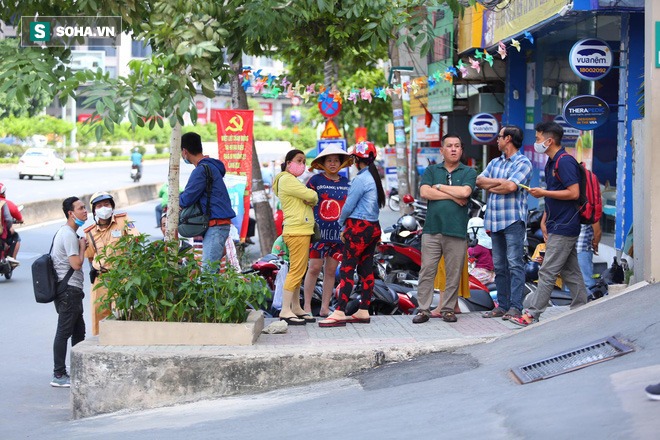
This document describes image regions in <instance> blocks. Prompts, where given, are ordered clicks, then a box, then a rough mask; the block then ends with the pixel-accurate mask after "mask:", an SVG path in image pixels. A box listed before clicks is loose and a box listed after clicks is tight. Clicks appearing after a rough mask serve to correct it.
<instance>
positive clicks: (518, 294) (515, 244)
mask: <svg viewBox="0 0 660 440" xmlns="http://www.w3.org/2000/svg"><path fill="white" fill-rule="evenodd" d="M490 238H491V240H492V242H493V266H495V285H496V286H497V303H498V306H499V308H501V309H502V310H504V311H508V310H509V309H511V308H515V309H518V310H522V308H523V305H522V297H523V289H524V287H525V223H523V222H522V221H520V220H519V221H517V222H515V223H512V224H510V225H509V226H507V227H506V228H504V229H503V230H501V231H497V232H491V233H490Z"/></svg>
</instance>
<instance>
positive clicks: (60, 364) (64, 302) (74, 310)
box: [53, 286, 85, 376]
mask: <svg viewBox="0 0 660 440" xmlns="http://www.w3.org/2000/svg"><path fill="white" fill-rule="evenodd" d="M84 297H85V293H84V292H83V291H82V289H79V288H77V287H73V286H67V288H66V290H64V291H63V292H62V293H60V294H59V295H58V296H57V298H56V299H55V310H56V311H57V313H58V315H59V318H58V319H57V331H56V332H55V340H54V341H53V359H54V368H53V373H54V374H55V375H57V376H59V375H62V374H65V373H66V348H67V343H68V341H69V338H71V346H72V347H73V346H74V345H76V344H77V343H78V342H80V341H83V340H85V321H84V319H83V298H84Z"/></svg>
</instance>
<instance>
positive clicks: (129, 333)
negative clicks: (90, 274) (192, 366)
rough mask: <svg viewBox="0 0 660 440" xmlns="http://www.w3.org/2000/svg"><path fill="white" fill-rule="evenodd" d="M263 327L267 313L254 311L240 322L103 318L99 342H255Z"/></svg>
mask: <svg viewBox="0 0 660 440" xmlns="http://www.w3.org/2000/svg"><path fill="white" fill-rule="evenodd" d="M263 328H264V315H263V313H262V312H260V311H254V310H252V311H250V314H249V315H248V318H247V321H245V322H244V323H241V324H217V323H199V322H151V321H117V320H114V319H104V320H103V321H101V322H100V324H99V345H252V344H254V343H255V342H256V340H257V338H258V337H259V334H260V333H261V330H263Z"/></svg>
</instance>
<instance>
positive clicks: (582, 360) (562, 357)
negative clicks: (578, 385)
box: [511, 336, 634, 384]
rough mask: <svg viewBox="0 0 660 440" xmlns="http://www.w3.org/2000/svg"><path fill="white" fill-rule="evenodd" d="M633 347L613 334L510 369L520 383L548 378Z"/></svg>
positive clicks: (618, 354)
mask: <svg viewBox="0 0 660 440" xmlns="http://www.w3.org/2000/svg"><path fill="white" fill-rule="evenodd" d="M632 351H634V349H633V348H632V347H630V346H628V345H626V344H624V343H622V342H621V341H619V340H618V339H616V338H615V337H614V336H610V337H609V338H605V339H601V340H598V341H595V342H592V343H590V344H588V345H586V346H584V347H580V348H576V349H575V350H571V351H567V352H564V353H561V354H558V355H555V356H552V357H550V358H547V359H543V360H540V361H536V362H533V363H531V364H527V365H523V366H521V367H516V368H513V369H512V370H511V372H512V373H513V374H514V375H515V377H516V379H517V380H518V381H519V382H520V383H521V384H526V383H531V382H536V381H537V380H543V379H549V378H551V377H554V376H559V375H560V374H564V373H569V372H571V371H575V370H579V369H580V368H584V367H588V366H589V365H593V364H597V363H599V362H605V361H608V360H610V359H613V358H615V357H617V356H621V355H624V354H628V353H630V352H632Z"/></svg>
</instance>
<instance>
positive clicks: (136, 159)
mask: <svg viewBox="0 0 660 440" xmlns="http://www.w3.org/2000/svg"><path fill="white" fill-rule="evenodd" d="M131 162H132V163H133V166H136V167H137V170H138V174H139V175H140V176H141V175H142V154H140V151H139V150H138V148H137V147H135V148H133V153H132V154H131Z"/></svg>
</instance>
